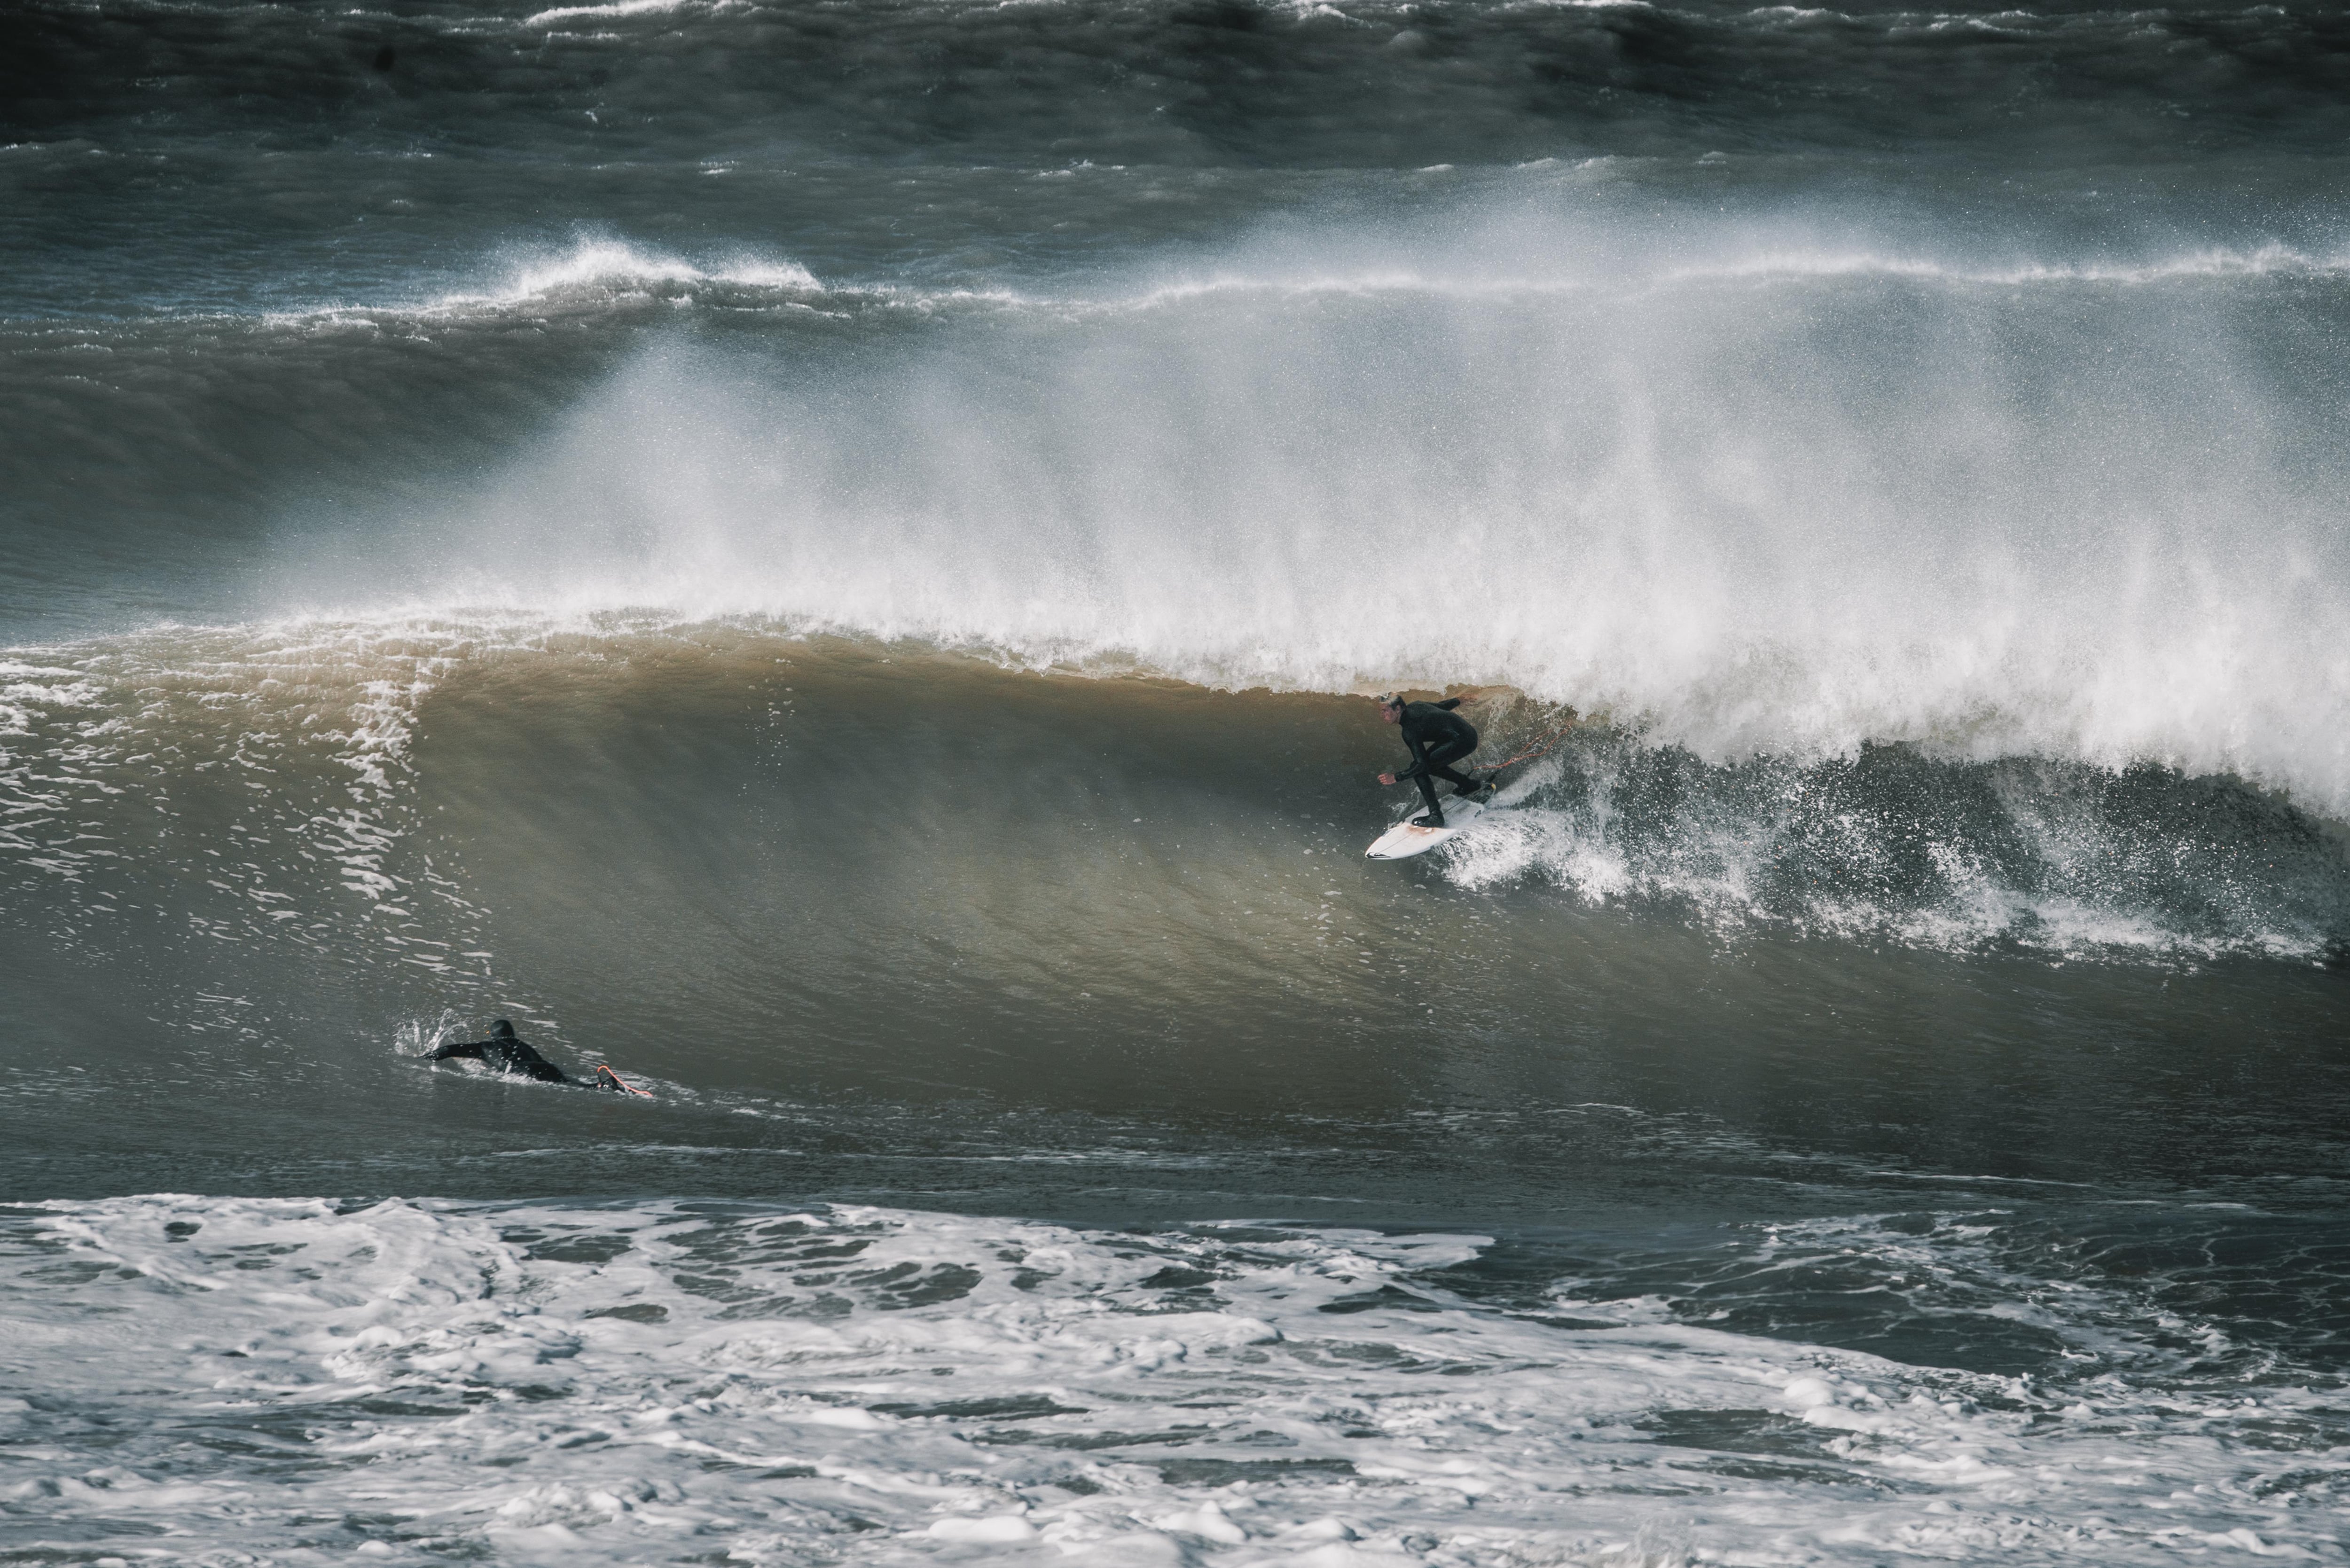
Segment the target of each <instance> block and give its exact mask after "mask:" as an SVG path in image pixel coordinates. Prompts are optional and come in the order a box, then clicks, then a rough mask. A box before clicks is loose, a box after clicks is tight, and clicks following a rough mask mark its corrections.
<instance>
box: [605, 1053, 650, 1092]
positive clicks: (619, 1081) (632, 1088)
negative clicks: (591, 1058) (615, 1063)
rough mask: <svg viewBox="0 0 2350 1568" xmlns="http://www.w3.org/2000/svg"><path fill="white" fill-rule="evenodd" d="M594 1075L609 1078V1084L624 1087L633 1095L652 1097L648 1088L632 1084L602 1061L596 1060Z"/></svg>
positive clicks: (618, 1087)
mask: <svg viewBox="0 0 2350 1568" xmlns="http://www.w3.org/2000/svg"><path fill="white" fill-rule="evenodd" d="M596 1075H597V1076H598V1077H599V1078H608V1079H609V1080H611V1084H612V1086H613V1087H614V1088H616V1089H626V1090H627V1091H628V1092H629V1094H632V1095H635V1096H638V1097H639V1098H641V1099H647V1100H650V1099H651V1098H652V1097H653V1096H652V1092H651V1091H650V1090H649V1089H639V1088H638V1087H637V1086H636V1085H634V1084H631V1083H629V1081H628V1080H627V1079H626V1078H623V1077H621V1076H620V1075H619V1074H618V1073H615V1072H614V1071H612V1069H611V1068H610V1067H609V1066H608V1065H607V1064H604V1063H601V1062H598V1064H596Z"/></svg>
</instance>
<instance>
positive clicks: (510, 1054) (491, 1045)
mask: <svg viewBox="0 0 2350 1568" xmlns="http://www.w3.org/2000/svg"><path fill="white" fill-rule="evenodd" d="M452 1057H463V1058H464V1059H465V1060H466V1061H469V1062H479V1063H481V1064H483V1065H484V1066H485V1067H487V1068H489V1069H490V1070H491V1071H492V1072H494V1073H504V1074H507V1075H511V1076H513V1077H517V1078H536V1080H537V1081H538V1082H540V1083H542V1084H569V1085H572V1086H573V1087H574V1088H580V1089H610V1090H612V1091H613V1092H614V1093H616V1094H634V1095H640V1094H642V1093H644V1091H643V1090H642V1089H631V1088H630V1087H629V1085H626V1084H623V1083H622V1082H620V1075H619V1074H618V1073H615V1072H613V1071H612V1069H611V1068H609V1067H598V1068H597V1069H596V1075H595V1076H594V1077H593V1078H575V1077H573V1076H572V1075H570V1074H568V1073H567V1072H565V1071H564V1070H563V1069H562V1068H560V1067H558V1066H556V1064H554V1063H552V1062H550V1061H548V1060H547V1059H546V1057H544V1056H542V1055H540V1054H538V1050H537V1048H536V1046H534V1045H532V1044H530V1042H528V1041H527V1040H525V1039H523V1038H522V1036H520V1035H518V1034H516V1033H515V1027H514V1025H513V1024H511V1023H507V1022H506V1021H505V1020H504V1019H503V1018H501V1019H499V1020H498V1021H497V1022H496V1023H493V1024H491V1025H490V1037H489V1038H488V1039H487V1040H452V1041H451V1042H449V1044H446V1045H442V1046H441V1047H439V1048H438V1049H436V1050H435V1051H434V1052H433V1053H432V1060H433V1061H435V1062H446V1061H449V1060H451V1059H452Z"/></svg>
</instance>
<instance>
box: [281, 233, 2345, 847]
mask: <svg viewBox="0 0 2350 1568" xmlns="http://www.w3.org/2000/svg"><path fill="white" fill-rule="evenodd" d="M1512 243H1513V244H1516V245H1517V246H1518V247H1519V248H1518V250H1517V251H1516V253H1515V254H1507V255H1499V256H1497V255H1494V254H1487V255H1485V256H1484V257H1482V259H1481V260H1478V261H1476V262H1474V263H1473V264H1456V265H1455V271H1456V272H1457V273H1458V275H1457V276H1451V275H1446V273H1445V271H1444V270H1443V265H1442V263H1441V261H1439V262H1437V263H1430V264H1429V265H1415V266H1413V267H1410V268H1403V269H1399V268H1389V269H1388V270H1386V271H1384V272H1378V271H1369V270H1364V269H1360V268H1357V269H1354V270H1346V269H1344V268H1343V267H1340V266H1336V265H1326V266H1324V267H1322V268H1320V269H1319V270H1317V269H1316V268H1315V266H1314V265H1313V264H1312V262H1311V260H1310V258H1309V259H1306V260H1300V259H1299V258H1298V257H1297V256H1295V255H1290V256H1287V257H1285V258H1283V259H1281V260H1279V261H1277V262H1266V261H1263V258H1262V257H1252V258H1250V265H1249V266H1248V267H1243V266H1238V265H1236V266H1234V267H1232V268H1230V269H1227V270H1224V271H1222V272H1221V273H1205V272H1203V273H1199V274H1196V275H1188V276H1185V277H1182V278H1172V279H1170V278H1160V279H1156V280H1154V281H1153V282H1152V283H1151V284H1150V285H1149V286H1138V287H1137V288H1135V289H1133V290H1131V291H1129V292H1127V293H1123V294H1118V293H1109V294H1100V295H1093V296H1086V295H1071V296H1066V297H1062V298H1038V297H1026V296H999V297H993V298H974V297H972V296H920V297H916V296H889V297H886V298H884V299H882V300H881V301H880V302H879V303H877V302H876V300H875V299H874V298H873V297H872V296H858V295H856V294H855V293H854V291H850V292H849V293H847V294H843V295H839V296H826V295H824V294H822V293H821V292H820V291H817V292H810V291H809V290H808V289H807V288H806V287H805V286H801V285H798V284H791V285H790V287H791V288H792V289H793V290H795V291H796V292H795V294H794V296H793V299H792V300H791V302H789V303H787V304H779V303H778V301H777V300H776V299H775V298H773V297H770V298H769V299H768V301H767V304H768V307H769V308H768V310H767V311H765V312H763V313H762V315H763V325H764V327H775V326H776V323H777V318H778V316H780V317H782V325H781V327H780V328H779V329H776V330H762V331H761V332H759V333H758V334H756V335H755V336H746V335H744V334H741V333H728V332H726V331H723V330H719V329H715V328H713V329H712V330H711V331H708V332H704V333H702V334H700V335H698V336H697V337H693V338H691V340H687V341H679V340H671V341H670V342H668V343H666V344H663V345H661V346H658V347H654V348H649V349H647V350H645V351H644V352H642V353H641V354H640V355H639V357H638V358H636V359H635V360H634V361H633V362H631V363H630V364H629V365H628V366H627V367H626V369H623V370H622V371H621V372H619V374H617V375H616V376H615V377H614V378H613V379H611V380H610V382H609V383H608V385H607V386H606V387H605V389H603V390H602V391H601V392H600V394H598V395H597V396H595V397H593V398H592V399H590V400H587V402H586V403H585V404H584V405H583V406H582V407H581V408H580V409H579V410H578V411H577V413H576V415H575V416H574V417H572V418H571V419H570V420H569V421H568V423H567V426H566V427H565V428H564V429H563V430H562V431H561V432H560V433H559V435H558V436H557V437H556V438H555V439H554V440H552V441H549V442H547V443H546V444H545V445H544V446H543V447H541V448H540V449H539V450H536V451H535V452H532V453H530V454H529V455H528V456H526V457H525V458H523V459H522V460H520V461H519V462H516V463H515V466H514V468H513V469H512V471H511V472H508V473H507V474H506V475H505V476H504V478H503V479H501V480H498V481H496V482H494V483H491V484H489V485H488V486H487V487H485V488H484V489H483V490H481V491H478V492H476V493H474V494H473V496H472V497H471V498H470V499H466V500H463V501H462V502H461V503H459V504H456V505H454V506H453V507H450V508H448V509H447V510H445V511H444V510H440V509H438V508H436V509H435V513H434V514H433V515H432V516H431V517H430V518H427V519H424V520H421V521H420V522H419V523H418V524H416V525H415V526H414V527H413V528H412V529H411V530H410V531H409V533H408V534H407V535H406V544H405V545H404V546H403V551H404V553H403V554H402V555H401V556H400V558H399V559H400V566H399V570H398V573H397V574H396V576H391V577H390V578H388V579H386V580H387V581H388V582H391V583H396V584H398V585H399V591H398V592H396V593H394V594H393V597H408V596H411V595H415V594H417V593H418V592H419V589H418V587H417V585H418V584H420V583H421V584H422V585H424V587H422V589H421V597H424V598H427V599H430V600H431V601H432V602H435V603H441V604H446V603H451V602H471V603H499V602H506V603H513V604H516V605H526V606H528V607H533V608H534V609H536V610H539V611H542V612H543V611H546V610H550V609H552V610H555V611H557V612H558V613H561V612H577V611H585V610H588V609H592V608H606V607H642V608H658V609H661V610H666V611H671V612H675V613H677V614H681V615H684V616H688V617H696V618H699V617H707V616H713V615H754V616H762V617H776V618H784V619H785V620H787V621H790V622H792V623H795V624H800V625H805V626H810V627H822V628H837V629H844V630H851V631H855V632H858V633H864V634H870V635H875V636H880V637H885V638H888V637H912V638H919V639H929V640H935V641H942V642H947V643H951V644H967V645H978V646H982V647H985V648H989V649H999V650H1002V651H1004V652H1006V653H1009V654H1011V655H1012V656H1014V657H1015V658H1017V659H1043V660H1049V659H1066V660H1075V661H1077V662H1080V663H1092V664H1097V665H1100V666H1102V667H1117V666H1120V665H1125V664H1129V663H1130V664H1133V665H1139V666H1141V667H1144V668H1147V669H1150V670H1158V671H1161V672H1165V673H1168V674H1171V675H1177V676H1180V677H1183V678H1185V679H1191V680H1201V681H1205V682H1209V683H1211V684H1218V685H1224V686H1248V685H1254V684H1270V685H1273V686H1274V687H1276V688H1313V689H1327V690H1346V689H1350V688H1359V687H1362V686H1365V685H1367V684H1372V683H1383V682H1388V681H1400V680H1411V681H1419V682H1430V683H1440V682H1446V681H1467V682H1476V683H1491V684H1507V685H1512V686H1514V687H1517V688H1519V689H1521V690H1523V691H1526V692H1528V693H1530V694H1532V695H1534V696H1535V697H1537V698H1540V699H1543V700H1546V701H1560V702H1568V703H1573V704H1575V705H1577V706H1578V707H1581V708H1584V709H1586V710H1601V711H1608V712H1609V713H1611V714H1612V716H1613V717H1614V718H1615V719H1616V720H1617V721H1618V722H1622V723H1627V724H1631V725H1634V726H1636V727H1640V728H1643V729H1645V730H1646V732H1648V733H1649V734H1650V735H1651V736H1652V737H1654V738H1656V739H1658V740H1661V741H1667V742H1679V743H1681V744H1685V745H1688V746H1690V747H1691V748H1693V749H1694V750H1696V751H1697V752H1698V753H1700V755H1703V756H1707V757H1709V758H1714V759H1727V758H1734V757H1739V756H1743V755H1749V754H1752V753H1758V752H1762V753H1786V754H1791V755H1795V756H1816V755H1823V754H1832V753H1850V752H1852V751H1853V749H1854V748H1856V747H1857V746H1858V745H1860V744H1861V743H1862V742H1867V741H1880V742H1886V741H1906V742H1918V743H1920V744H1922V745H1924V746H1926V747H1928V748H1929V749H1930V750H1933V751H1935V752H1938V753H1948V754H1951V755H1956V756H1963V757H1969V758H1977V759H1982V758H1990V757H1995V756H2000V755H2008V754H2019V753H2021V754H2043V755H2049V756H2054V757H2059V758H2065V759H2074V760H2083V761H2088V762H2092V763H2099V764H2102V765H2119V764H2123V763H2130V762H2137V761H2154V762H2158V763H2165V764H2168V765H2171V766H2175V767H2178V768H2180V769H2183V770H2185V771H2187V772H2189V773H2210V772H2222V771H2232V772H2235V773H2238V774H2241V775H2242V776H2244V777H2246V778H2248V779H2251V780H2252V781H2255V782H2258V783H2262V784H2271V785H2274V786H2279V787H2282V788H2286V789H2288V790H2290V791H2292V792H2293V794H2295V795H2296V796H2297V797H2298V798H2300V799H2301V800H2302V801H2303V803H2304V804H2305V805H2311V806H2314V807H2315V808H2317V809H2320V810H2324V811H2327V812H2339V811H2341V810H2343V809H2345V807H2350V752H2345V742H2344V740H2343V736H2344V735H2345V734H2350V651H2345V649H2350V606H2345V603H2344V599H2343V596H2342V593H2341V591H2340V587H2339V585H2340V584H2341V583H2342V582H2344V581H2345V580H2350V539H2345V534H2344V530H2343V528H2342V526H2341V524H2340V522H2339V518H2338V511H2337V506H2336V503H2337V499H2338V497H2339V496H2340V495H2341V494H2342V493H2344V492H2345V479H2350V473H2345V467H2350V462H2345V457H2344V453H2343V449H2342V447H2341V445H2340V443H2339V442H2338V441H2336V440H2334V432H2335V431H2338V430H2339V429H2340V421H2341V420H2342V418H2343V415H2344V413H2345V404H2346V403H2350V400H2345V385H2344V382H2343V379H2342V376H2341V373H2340V370H2339V369H2338V361H2337V358H2336V357H2335V356H2334V355H2333V354H2332V353H2330V352H2329V349H2328V345H2329V344H2330V343H2331V342H2333V341H2334V339H2335V338H2336V337H2337V336H2338V334H2339V331H2340V329H2341V327H2342V326H2343V325H2344V323H2343V320H2342V316H2343V303H2342V301H2341V299H2340V298H2339V297H2338V296H2339V292H2340V291H2339V287H2338V279H2337V278H2336V277H2335V276H2334V275H2333V273H2332V271H2331V270H2330V269H2329V268H2327V267H2325V266H2324V265H2317V264H2301V263H2298V262H2295V263H2293V264H2291V265H2283V266H2282V267H2276V266H2272V265H2268V264H2267V263H2264V262H2263V261H2262V258H2260V257H2257V256H2255V257H2251V258H2232V259H2230V258H2216V259H2215V258H2212V257H2208V256H2206V257H2201V258H2188V259H2186V260H2184V261H2178V262H2174V263H2169V264H2149V265H2140V266H2136V267H2132V268H2114V267H2108V268H2103V269H2100V268H2093V267H2092V268H2083V267H2057V266H2050V267H2043V268H2041V269H2038V270H2037V271H2022V272H2009V273H2005V274H1996V273H1980V272H1965V271H1960V270H1958V269H1955V268H1949V269H1946V268H1942V267H1939V266H1935V265H1929V264H1926V263H1921V262H1914V261H1912V262H1900V261H1893V260H1887V259H1884V258H1882V257H1877V256H1872V255H1870V254H1866V253H1847V252H1842V251H1835V252H1831V251H1825V250H1815V251H1814V252H1812V253H1809V254H1805V253H1801V252H1795V251H1791V250H1788V249H1787V248H1785V247H1784V246H1783V245H1780V246H1778V247H1776V248H1773V249H1770V250H1751V251H1748V252H1745V253H1739V252H1737V251H1735V250H1724V249H1722V248H1721V247H1716V249H1715V251H1714V252H1713V253H1712V254H1708V255H1707V256H1706V257H1705V258H1704V259H1703V263H1702V265H1691V263H1690V260H1689V256H1688V253H1687V251H1686V249H1685V250H1684V251H1683V252H1682V253H1681V254H1679V255H1669V256H1666V257H1664V258H1663V259H1659V257H1657V256H1656V255H1654V254H1651V255H1648V256H1646V257H1642V256H1639V255H1637V254H1636V255H1632V256H1630V257H1629V259H1627V257H1626V256H1625V255H1623V254H1618V255H1616V256H1611V257H1608V258H1607V259H1606V260H1604V261H1602V262H1593V261H1591V260H1589V259H1588V258H1589V257H1591V256H1592V255H1594V254H1596V253H1595V252H1594V251H1593V250H1592V249H1591V248H1590V247H1586V248H1585V249H1584V250H1583V251H1582V252H1581V253H1580V254H1576V253H1572V252H1568V251H1566V250H1565V246H1564V244H1560V245H1557V246H1556V247H1555V249H1554V252H1553V253H1552V254H1555V255H1557V256H1558V257H1560V258H1561V259H1559V260H1556V261H1555V262H1552V263H1547V264H1546V263H1545V261H1544V252H1543V251H1542V250H1541V249H1540V247H1538V246H1533V245H1529V244H1526V242H1525V241H1524V240H1523V238H1522V237H1521V238H1518V239H1515V240H1513V242H1512ZM602 265H607V266H608V265H611V258H610V256H609V255H607V256H606V257H605V258H604V259H603V263H602ZM1252 268H1253V270H1251V269H1252ZM776 275H778V276H782V274H780V273H778V274H776ZM606 281H607V282H609V281H610V280H609V279H607V280H606ZM574 282H575V283H576V282H577V280H574ZM711 283H712V290H713V291H716V290H718V289H720V288H721V287H722V280H716V279H712V280H711ZM668 286H669V287H670V289H671V296H672V298H673V303H676V304H680V305H686V304H691V303H693V301H692V298H691V289H690V288H684V290H683V292H682V293H681V292H680V289H681V287H683V286H681V285H679V284H678V282H677V279H676V275H675V273H674V269H672V271H671V275H670V277H669V280H668ZM876 312H880V313H883V314H885V315H888V316H889V317H899V318H902V319H898V320H897V321H896V324H895V325H894V327H889V328H887V329H885V330H881V331H878V332H877V331H873V330H870V329H869V327H870V326H871V323H870V320H869V317H871V316H872V315H873V314H874V313H876ZM834 317H857V318H858V319H859V320H860V322H861V323H863V324H864V325H865V327H867V328H868V329H867V330H864V331H863V332H862V333H861V334H860V335H859V336H856V337H852V336H851V335H849V334H847V333H846V332H843V331H838V330H836V329H835V327H836V322H835V320H834V319H833V318H834ZM722 326H723V323H722ZM354 569H355V568H353V567H351V566H348V565H343V566H338V567H337V568H336V569H335V570H333V571H331V572H329V571H324V570H317V571H313V572H312V573H311V574H310V575H309V576H307V578H306V579H305V582H306V591H307V592H308V593H309V594H310V595H311V596H312V597H314V598H318V599H333V600H339V601H341V602H343V603H345V604H348V603H350V602H352V601H353V600H354V599H355V598H357V599H366V600H371V601H374V602H378V603H380V602H382V599H383V597H384V594H385V593H386V592H388V591H390V589H388V588H387V587H384V586H383V585H382V584H380V583H379V584H377V585H376V586H372V587H371V586H369V583H368V582H367V581H366V580H358V581H355V580H353V578H352V576H351V573H352V572H353V570H354Z"/></svg>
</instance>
